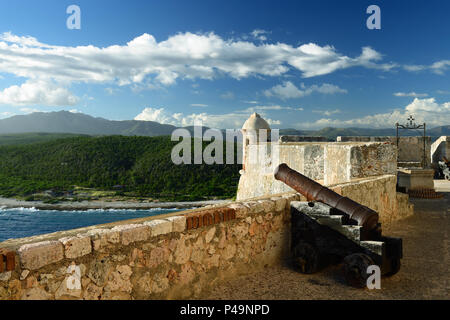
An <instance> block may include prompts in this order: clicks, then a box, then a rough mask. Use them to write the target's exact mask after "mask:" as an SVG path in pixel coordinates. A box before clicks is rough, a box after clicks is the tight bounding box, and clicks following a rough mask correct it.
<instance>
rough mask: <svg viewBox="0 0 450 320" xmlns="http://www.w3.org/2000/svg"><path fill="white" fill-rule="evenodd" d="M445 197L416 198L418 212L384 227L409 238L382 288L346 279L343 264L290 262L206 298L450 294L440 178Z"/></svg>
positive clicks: (449, 190)
mask: <svg viewBox="0 0 450 320" xmlns="http://www.w3.org/2000/svg"><path fill="white" fill-rule="evenodd" d="M435 188H436V191H438V192H444V193H445V196H444V198H443V199H438V200H427V199H411V202H412V203H414V213H415V214H414V215H413V216H411V217H408V218H406V219H403V220H401V221H397V222H395V223H393V224H392V225H390V226H388V227H384V228H383V235H387V236H394V237H401V238H403V259H402V267H401V269H400V271H399V273H397V274H396V275H394V276H392V277H382V279H381V289H380V290H369V289H355V288H352V287H349V286H347V285H346V283H345V280H344V277H343V275H342V273H341V266H330V267H328V268H326V269H324V270H322V271H320V272H318V273H316V274H312V275H305V274H300V273H297V272H295V271H293V270H292V268H290V266H289V265H285V266H277V267H271V268H267V269H266V270H264V271H263V272H259V273H255V274H252V275H249V276H242V277H239V278H237V279H234V280H232V281H229V282H228V283H225V284H224V285H221V286H218V287H216V288H214V289H213V290H212V292H209V293H205V294H204V295H203V296H202V297H201V298H202V299H224V300H229V299H255V300H258V299H268V300H272V299H282V300H292V299H295V300H308V299H370V300H373V299H450V268H449V266H450V181H444V180H435Z"/></svg>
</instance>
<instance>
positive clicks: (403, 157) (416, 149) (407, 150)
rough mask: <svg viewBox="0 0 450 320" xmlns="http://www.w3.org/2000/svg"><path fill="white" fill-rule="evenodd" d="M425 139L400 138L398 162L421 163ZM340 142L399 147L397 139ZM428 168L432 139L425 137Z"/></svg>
mask: <svg viewBox="0 0 450 320" xmlns="http://www.w3.org/2000/svg"><path fill="white" fill-rule="evenodd" d="M423 139H424V138H423V137H420V136H416V137H404V136H403V137H399V143H398V144H399V147H398V162H399V163H405V162H406V163H407V162H421V161H422V159H423V156H424V151H423ZM336 141H338V142H389V143H391V144H393V145H397V137H392V136H386V137H357V136H348V137H341V136H339V137H337V138H336ZM425 156H426V164H425V165H426V167H428V166H430V164H431V137H425Z"/></svg>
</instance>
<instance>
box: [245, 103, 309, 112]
mask: <svg viewBox="0 0 450 320" xmlns="http://www.w3.org/2000/svg"><path fill="white" fill-rule="evenodd" d="M263 110H295V111H303V108H293V107H283V106H279V105H273V106H254V107H250V108H247V109H245V110H242V112H246V113H253V112H257V111H263Z"/></svg>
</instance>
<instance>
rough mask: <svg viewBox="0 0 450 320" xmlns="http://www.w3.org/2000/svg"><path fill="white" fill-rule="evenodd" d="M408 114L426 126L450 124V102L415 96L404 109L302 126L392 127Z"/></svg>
mask: <svg viewBox="0 0 450 320" xmlns="http://www.w3.org/2000/svg"><path fill="white" fill-rule="evenodd" d="M409 115H413V116H414V118H415V119H416V123H423V122H425V123H426V124H427V127H429V128H430V127H435V126H442V125H449V124H450V102H444V103H441V104H440V103H438V102H436V100H435V98H428V99H419V98H415V99H414V100H413V101H412V102H411V103H410V104H408V105H407V106H406V107H405V108H404V109H398V110H394V111H393V112H391V113H378V114H374V115H368V116H365V117H361V118H355V119H349V120H339V119H330V118H323V119H319V120H317V121H315V122H312V123H303V124H301V126H302V127H305V128H307V127H311V128H323V127H330V126H331V127H371V128H394V127H395V123H396V122H399V123H403V122H406V119H407V117H408V116H409Z"/></svg>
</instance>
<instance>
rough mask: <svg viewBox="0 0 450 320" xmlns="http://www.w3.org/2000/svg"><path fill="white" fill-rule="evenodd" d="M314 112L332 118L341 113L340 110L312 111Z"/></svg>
mask: <svg viewBox="0 0 450 320" xmlns="http://www.w3.org/2000/svg"><path fill="white" fill-rule="evenodd" d="M312 112H314V113H320V114H323V115H324V116H327V117H329V116H331V115H333V114H337V113H341V110H339V109H335V110H312Z"/></svg>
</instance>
